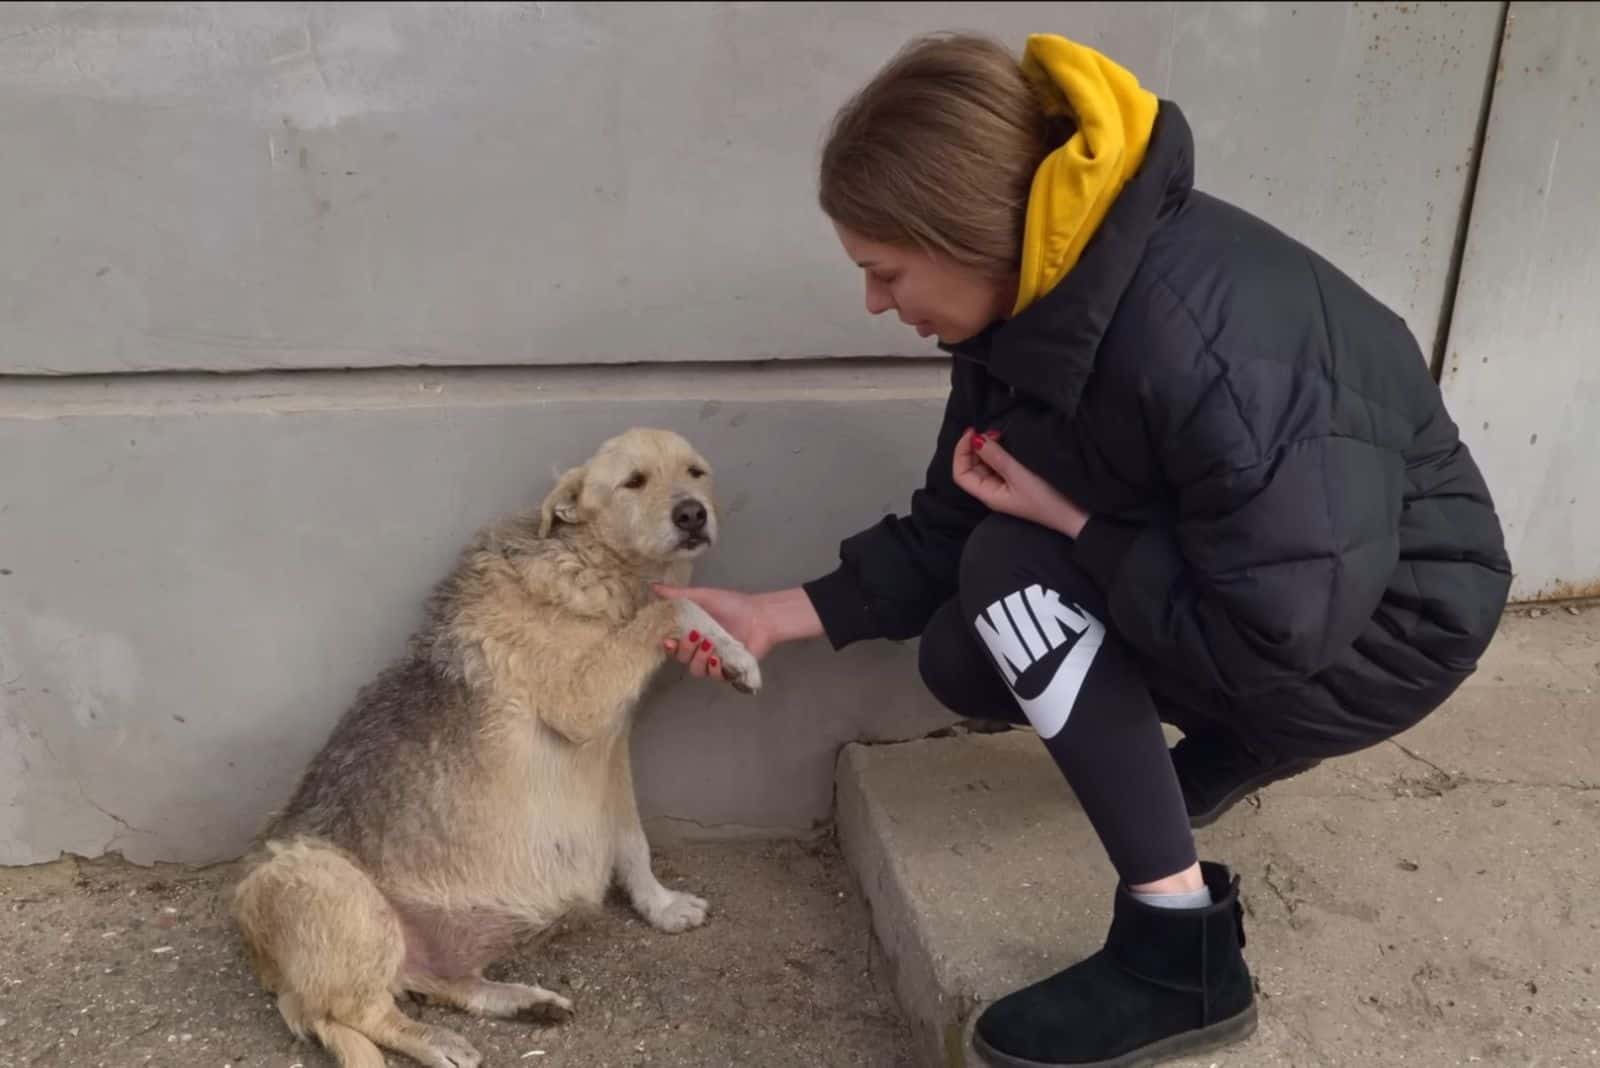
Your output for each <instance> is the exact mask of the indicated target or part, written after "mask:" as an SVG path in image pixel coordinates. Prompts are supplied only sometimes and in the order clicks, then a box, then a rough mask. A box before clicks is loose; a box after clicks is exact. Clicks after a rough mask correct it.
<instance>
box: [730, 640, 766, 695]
mask: <svg viewBox="0 0 1600 1068" xmlns="http://www.w3.org/2000/svg"><path fill="white" fill-rule="evenodd" d="M732 653H733V655H730V656H727V657H725V658H724V659H723V661H722V677H723V678H725V679H727V680H728V682H729V684H731V685H732V686H733V688H734V689H735V690H738V691H739V692H740V693H750V694H753V693H760V692H761V668H760V666H759V665H757V664H756V658H755V657H753V656H751V655H750V654H749V653H747V652H745V651H744V650H742V649H738V650H732Z"/></svg>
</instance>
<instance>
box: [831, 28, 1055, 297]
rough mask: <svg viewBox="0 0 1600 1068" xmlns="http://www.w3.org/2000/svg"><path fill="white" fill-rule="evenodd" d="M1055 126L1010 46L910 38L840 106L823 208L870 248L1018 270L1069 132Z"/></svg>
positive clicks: (954, 37)
mask: <svg viewBox="0 0 1600 1068" xmlns="http://www.w3.org/2000/svg"><path fill="white" fill-rule="evenodd" d="M1071 132H1072V131H1071V129H1070V125H1069V124H1068V123H1067V122H1066V121H1065V120H1061V119H1048V118H1046V116H1045V114H1044V110H1043V108H1042V107H1041V106H1040V103H1039V101H1038V99H1037V97H1035V96H1034V93H1033V90H1032V89H1031V88H1030V87H1029V85H1028V82H1027V80H1026V79H1025V78H1024V77H1023V74H1022V71H1021V69H1020V68H1019V67H1018V66H1017V60H1016V58H1015V57H1014V56H1013V55H1012V54H1011V52H1009V51H1008V50H1007V49H1006V48H1005V47H1004V46H1002V45H1000V44H998V43H996V42H994V41H992V40H989V39H987V38H984V37H978V36H974V35H970V34H940V35H935V36H930V37H922V38H918V39H916V40H914V41H912V42H911V43H910V44H909V45H907V46H906V47H905V48H904V49H902V50H901V52H900V53H899V54H898V55H896V56H895V57H894V59H892V60H890V62H889V63H888V64H887V65H886V66H885V67H884V68H883V69H882V70H881V71H879V72H878V73H877V75H875V76H874V77H873V79H872V81H870V82H868V83H867V85H866V87H865V88H863V89H862V90H861V91H860V92H858V93H857V94H856V95H855V96H854V97H853V98H851V100H850V101H849V102H848V103H847V104H845V106H844V107H843V108H841V109H840V110H839V113H838V115H836V116H835V117H834V120H833V126H832V128H831V129H830V130H829V133H828V139H827V142H826V144H825V145H824V146H823V150H822V166H821V180H820V183H819V189H818V200H819V202H820V203H821V206H822V210H823V211H824V212H825V213H827V215H828V217H829V218H831V219H832V220H833V221H834V222H836V223H838V224H840V225H841V226H844V227H846V228H848V229H850V230H852V231H854V232H855V233H858V234H860V235H861V236H863V237H865V238H868V239H869V240H872V241H881V242H883V243H885V244H892V245H902V246H910V247H919V248H922V249H926V250H929V251H935V252H941V253H944V254H945V255H947V256H950V257H951V258H952V259H954V260H956V261H957V262H959V263H962V264H965V265H967V266H969V267H973V268H975V269H977V270H980V271H982V272H983V273H985V274H988V275H992V276H995V277H1003V276H1005V275H1008V274H1012V273H1015V272H1016V270H1017V269H1018V266H1019V263H1020V261H1021V257H1022V236H1023V224H1024V221H1025V219H1026V216H1027V210H1028V191H1029V189H1030V188H1031V186H1032V183H1033V175H1034V172H1035V171H1036V170H1038V169H1039V164H1040V163H1042V162H1043V161H1044V158H1045V156H1046V155H1048V154H1049V152H1050V151H1051V149H1053V148H1055V147H1056V146H1058V145H1060V144H1061V143H1063V142H1064V141H1065V140H1066V139H1067V137H1068V136H1070V134H1071Z"/></svg>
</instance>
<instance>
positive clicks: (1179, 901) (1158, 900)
mask: <svg viewBox="0 0 1600 1068" xmlns="http://www.w3.org/2000/svg"><path fill="white" fill-rule="evenodd" d="M1128 892H1129V893H1131V894H1132V895H1133V899H1134V900H1135V901H1137V902H1139V903H1140V904H1143V905H1153V906H1155V907H1156V908H1158V909H1203V908H1205V907H1206V906H1207V905H1209V904H1211V889H1210V888H1209V887H1205V886H1202V887H1201V888H1200V889H1198V890H1180V891H1179V892H1178V893H1176V894H1141V893H1139V891H1137V890H1130V891H1128Z"/></svg>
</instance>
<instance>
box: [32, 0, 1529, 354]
mask: <svg viewBox="0 0 1600 1068" xmlns="http://www.w3.org/2000/svg"><path fill="white" fill-rule="evenodd" d="M1496 20H1497V11H1496V9H1495V7H1494V5H1488V4H1478V5H1429V6H1423V5H1416V6H1410V5H1401V6H1399V7H1396V6H1394V5H1372V4H1335V5H1328V6H1309V5H1308V6H1304V7H1291V6H1288V5H1266V4H1144V5H1122V4H1052V5H1049V6H1040V5H1036V4H994V5H988V6H979V5H973V4H822V5H816V4H759V5H755V4H748V5H747V4H716V5H681V4H678V5H660V6H658V5H654V4H650V5H633V4H510V5H506V4H479V3H474V4H466V5H458V4H423V5H399V4H292V3H283V4H216V5H213V4H138V5H133V4H129V5H35V4H9V5H5V6H4V7H0V145H5V146H24V145H25V146H27V150H26V151H14V150H13V151H7V152H6V154H5V158H6V165H5V170H4V174H3V177H0V182H3V185H0V195H3V198H4V202H5V204H6V205H7V207H6V209H5V210H6V211H7V214H8V218H7V220H6V222H7V225H6V241H5V245H6V248H5V252H4V256H5V262H6V263H7V264H8V266H9V268H10V269H9V270H8V271H7V272H6V276H7V277H8V278H9V279H10V280H11V285H9V286H8V290H9V291H8V292H7V294H6V298H7V299H6V302H5V304H4V305H3V308H4V314H0V370H5V371H13V372H42V373H62V374H81V373H84V372H88V371H133V370H138V371H144V370H153V369H163V368H184V369H207V370H228V371H236V370H243V369H247V368H259V367H296V368H300V367H346V366H349V367H372V366H389V365H399V364H434V365H464V364H527V363H538V364H544V363H603V362H613V361H632V360H702V359H715V360H744V359H765V358H780V359H781V358H790V357H797V356H843V355H861V354H868V355H884V354H913V353H922V354H928V353H931V352H932V351H933V350H932V349H931V348H930V347H928V346H926V345H923V344H919V343H918V342H917V340H916V338H915V337H914V336H911V335H908V334H907V333H906V332H905V331H903V330H898V329H896V328H895V326H894V324H892V323H876V324H875V323H874V322H872V321H870V320H868V319H867V318H866V317H865V316H863V315H859V314H856V308H857V307H858V300H857V282H856V279H855V278H854V277H853V276H852V274H851V272H849V271H848V270H844V269H842V268H843V258H842V256H841V254H840V253H839V250H838V249H837V247H836V245H835V244H834V242H833V238H832V233H831V229H830V228H829V227H828V225H827V223H826V221H825V220H824V219H823V218H822V217H821V215H820V214H819V213H818V212H817V211H816V210H815V209H814V208H813V203H814V164H815V158H816V151H817V147H818V144H819V142H820V139H821V137H822V134H823V131H824V128H825V125H826V122H827V119H828V116H829V115H831V114H832V112H833V110H834V109H835V108H836V107H837V106H838V105H839V103H840V102H841V101H842V99H843V98H844V97H845V95H847V94H848V93H849V92H850V91H851V90H852V89H853V88H854V87H856V86H857V85H858V84H859V83H860V82H862V81H863V80H865V79H866V78H867V77H868V76H869V75H870V74H871V72H872V71H873V70H874V69H875V68H876V67H877V66H878V64H880V63H881V62H882V61H883V60H884V59H885V58H886V57H887V56H888V55H889V54H890V53H891V52H892V51H893V50H894V49H895V48H897V47H898V46H899V45H900V44H901V43H903V42H904V41H905V40H906V38H908V37H909V36H911V35H912V34H914V33H917V32H920V31H926V30H931V29H938V28H945V27H953V28H976V29H983V30H988V31H991V32H994V33H997V34H999V35H1000V36H1002V37H1003V38H1004V39H1006V40H1007V41H1010V42H1015V43H1016V44H1017V45H1019V46H1020V44H1021V41H1022V39H1023V38H1024V37H1025V35H1026V34H1027V33H1028V32H1029V31H1032V30H1036V29H1047V30H1055V31H1060V32H1065V33H1069V34H1075V35H1078V36H1080V37H1081V38H1083V39H1084V40H1086V41H1090V42H1093V43H1095V44H1097V45H1098V46H1099V47H1101V48H1103V49H1104V50H1106V51H1107V52H1108V53H1110V54H1112V55H1114V56H1117V57H1118V58H1119V59H1120V60H1121V61H1122V62H1123V63H1125V64H1126V65H1128V66H1129V67H1130V68H1131V69H1133V70H1135V71H1137V72H1139V73H1140V74H1141V75H1142V76H1143V77H1144V79H1145V80H1146V82H1147V83H1148V84H1149V85H1150V86H1151V87H1152V88H1154V89H1155V90H1156V91H1158V92H1161V93H1165V94H1170V95H1171V96H1172V97H1174V98H1176V99H1178V100H1180V101H1181V102H1182V105H1183V107H1184V108H1185V109H1186V111H1187V113H1188V114H1189V116H1190V118H1191V120H1192V122H1193V124H1194V127H1195V131H1196V134H1197V136H1198V137H1199V139H1200V141H1201V143H1202V144H1203V145H1204V150H1203V151H1202V152H1201V153H1200V159H1199V167H1200V180H1201V182H1202V183H1203V184H1205V185H1206V186H1208V187H1210V188H1212V189H1214V190H1217V191H1219V192H1221V193H1224V194H1226V195H1228V196H1232V197H1237V198H1238V199H1239V200H1240V201H1241V202H1242V203H1243V204H1245V205H1246V206H1247V207H1251V208H1255V209H1259V210H1261V211H1262V212H1263V213H1264V214H1266V215H1267V217H1268V218H1270V219H1272V220H1273V221H1274V222H1277V223H1280V224H1281V225H1283V226H1285V227H1287V228H1288V229H1290V230H1291V231H1293V232H1295V233H1297V234H1299V235H1302V236H1305V237H1308V238H1311V239H1313V240H1314V241H1315V242H1316V243H1317V245H1318V246H1319V247H1320V248H1323V249H1326V250H1327V251H1328V252H1329V253H1330V254H1331V255H1332V256H1333V257H1334V258H1335V259H1336V260H1337V261H1339V262H1340V263H1343V264H1346V265H1348V266H1349V267H1350V268H1351V269H1352V270H1354V271H1355V272H1356V273H1357V274H1359V275H1360V276H1361V277H1362V278H1363V280H1365V281H1367V282H1369V283H1370V284H1372V286H1373V287H1374V288H1375V289H1376V290H1377V291H1379V292H1380V293H1381V294H1382V295H1383V296H1384V297H1385V298H1386V299H1388V300H1391V301H1393V302H1395V304H1396V305H1397V306H1398V307H1399V308H1401V309H1402V310H1403V311H1404V313H1405V314H1406V315H1407V317H1408V318H1409V319H1410V320H1411V321H1412V322H1413V323H1414V324H1415V326H1416V327H1417V329H1418V330H1419V332H1421V333H1422V334H1423V335H1424V336H1425V337H1427V338H1429V339H1430V340H1431V338H1432V334H1433V329H1434V325H1435V323H1436V321H1437V313H1438V309H1439V306H1440V303H1441V301H1442V300H1443V296H1444V284H1445V273H1446V272H1445V268H1446V265H1447V263H1448V257H1449V249H1450V242H1451V238H1452V235H1453V234H1454V232H1455V225H1456V217H1455V216H1456V208H1457V206H1458V204H1459V203H1460V201H1461V198H1462V195H1463V193H1464V190H1465V188H1466V181H1467V173H1466V167H1465V164H1466V163H1467V161H1468V160H1469V158H1470V153H1471V150H1472V140H1473V133H1474V127H1475V123H1476V120H1477V116H1478V108H1479V100H1480V97H1481V94H1482V90H1483V81H1484V76H1485V73H1486V71H1487V69H1488V57H1489V53H1490V49H1491V47H1492V45H1493V39H1494V26H1495V23H1496Z"/></svg>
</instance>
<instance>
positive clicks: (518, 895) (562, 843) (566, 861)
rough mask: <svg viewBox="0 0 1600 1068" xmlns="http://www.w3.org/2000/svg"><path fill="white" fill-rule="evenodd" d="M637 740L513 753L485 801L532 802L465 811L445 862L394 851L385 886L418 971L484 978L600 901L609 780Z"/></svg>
mask: <svg viewBox="0 0 1600 1068" xmlns="http://www.w3.org/2000/svg"><path fill="white" fill-rule="evenodd" d="M626 745H627V740H626V737H625V736H622V735H619V736H617V737H615V738H612V739H604V740H598V741H596V742H594V743H591V744H590V745H587V746H583V747H581V751H580V750H579V747H566V749H567V751H565V752H562V751H561V750H560V749H558V750H557V751H556V752H555V753H550V752H548V751H544V752H542V753H540V752H538V751H536V752H534V753H527V752H521V753H515V754H502V755H507V756H509V757H510V759H508V760H507V761H506V762H505V763H504V764H502V765H501V766H500V767H499V768H497V769H495V772H494V777H495V778H499V779H501V780H502V784H501V785H500V786H498V787H497V788H496V789H494V790H492V791H487V792H486V796H502V797H510V798H517V799H518V800H519V801H521V802H522V804H520V805H517V806H515V807H507V808H505V809H502V810H500V812H499V813H498V814H497V817H496V818H493V819H485V818H473V817H472V814H470V813H465V812H464V813H460V814H459V820H458V822H457V828H458V831H457V834H456V835H454V836H452V837H453V840H452V841H451V843H450V845H449V847H448V849H447V851H446V855H444V856H440V855H438V854H433V855H423V854H421V853H419V852H411V853H405V852H401V851H400V850H396V849H385V850H384V853H385V860H386V863H384V864H383V865H382V870H381V871H380V872H379V873H378V876H377V881H378V883H379V885H380V887H381V888H382V890H383V893H384V895H385V897H386V898H387V899H388V900H389V902H390V904H391V905H392V906H393V907H394V910H395V912H396V914H397V915H398V916H399V917H400V921H401V927H402V930H403V932H404V937H405V947H406V962H405V965H404V970H405V971H406V972H407V973H410V974H428V975H436V976H453V975H470V974H475V973H477V972H479V971H481V970H482V969H483V968H484V967H486V966H487V965H488V964H490V963H492V962H493V961H495V960H496V959H498V958H500V957H502V956H504V955H505V954H506V953H507V952H508V951H509V950H511V948H512V947H513V944H514V943H515V942H516V941H517V940H518V939H519V938H520V937H523V936H526V935H530V934H535V933H538V932H539V931H542V930H544V929H545V928H547V927H549V926H550V925H551V924H553V923H555V922H556V921H557V920H559V919H560V918H561V917H562V916H564V915H566V914H568V913H569V912H572V911H574V910H584V909H592V908H596V907H598V906H599V905H600V903H601V902H602V901H603V900H604V897H605V893H606V890H607V888H608V887H609V885H610V882H611V878H612V873H613V870H614V867H615V863H616V849H615V846H616V839H617V830H616V821H617V816H618V813H616V812H615V811H613V807H614V806H613V804H612V802H613V800H614V799H613V798H612V797H611V789H612V787H611V785H610V784H611V783H613V782H614V781H615V780H614V776H616V775H618V774H623V773H626V768H625V767H622V768H618V767H616V766H615V765H616V764H617V762H618V760H619V748H618V747H623V746H626ZM552 757H554V759H552ZM410 844H411V845H413V846H415V845H416V844H417V843H415V841H414V840H413V841H412V842H411V843H410Z"/></svg>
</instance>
